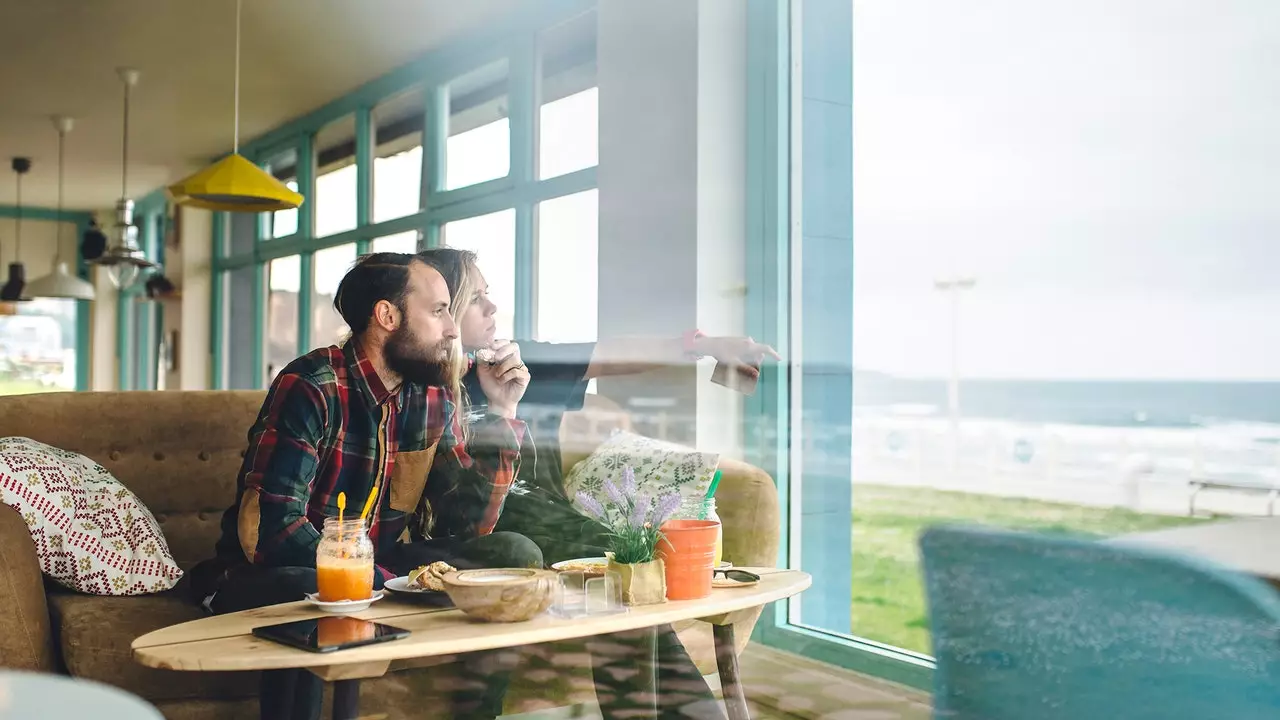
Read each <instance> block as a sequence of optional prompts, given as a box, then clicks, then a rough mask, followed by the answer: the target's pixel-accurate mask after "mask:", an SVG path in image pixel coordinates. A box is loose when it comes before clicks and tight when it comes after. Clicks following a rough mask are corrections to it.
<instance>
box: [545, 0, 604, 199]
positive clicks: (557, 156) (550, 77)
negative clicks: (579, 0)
mask: <svg viewBox="0 0 1280 720" xmlns="http://www.w3.org/2000/svg"><path fill="white" fill-rule="evenodd" d="M539 52H540V53H541V55H542V83H541V92H542V97H541V98H540V103H541V109H540V116H539V132H540V133H541V137H539V139H538V177H539V178H540V179H543V180H545V179H547V178H552V177H556V176H558V175H564V174H566V173H570V172H573V171H575V170H582V169H583V168H589V167H593V166H595V165H597V164H599V158H600V148H599V137H598V136H599V131H598V127H597V125H598V123H597V117H598V114H599V113H598V110H599V96H598V92H597V89H596V13H595V12H594V11H593V12H589V13H586V14H584V15H582V16H580V17H578V18H575V19H574V20H571V21H569V22H566V23H562V24H560V25H557V26H556V27H554V28H551V29H549V30H545V31H543V32H542V33H541V35H540V36H539Z"/></svg>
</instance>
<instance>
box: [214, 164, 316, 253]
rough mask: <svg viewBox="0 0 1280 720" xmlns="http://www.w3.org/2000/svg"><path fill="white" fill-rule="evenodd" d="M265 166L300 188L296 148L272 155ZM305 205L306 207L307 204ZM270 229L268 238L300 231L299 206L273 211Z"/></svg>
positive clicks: (291, 184)
mask: <svg viewBox="0 0 1280 720" xmlns="http://www.w3.org/2000/svg"><path fill="white" fill-rule="evenodd" d="M264 167H265V168H266V169H267V172H269V173H271V174H272V175H273V176H275V178H276V179H277V180H279V181H280V182H283V183H284V184H285V185H287V186H289V189H290V190H293V191H295V192H296V191H297V190H298V152H297V151H296V150H286V151H284V152H282V153H280V154H279V155H276V156H274V157H272V158H271V159H270V160H268V161H267V162H266V163H265V165H264ZM303 207H305V205H304V206H303ZM239 214H241V215H245V216H246V217H256V216H255V215H251V214H249V213H239ZM236 215H237V213H231V216H232V217H233V218H234V217H235V216H236ZM233 222H234V221H233ZM269 230H270V231H269V232H268V233H267V237H268V238H282V237H287V236H289V235H292V234H294V233H296V232H298V208H293V209H290V210H276V211H275V212H273V213H271V219H270V228H269ZM233 242H234V235H233ZM233 247H234V245H233Z"/></svg>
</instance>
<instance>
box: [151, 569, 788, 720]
mask: <svg viewBox="0 0 1280 720" xmlns="http://www.w3.org/2000/svg"><path fill="white" fill-rule="evenodd" d="M743 569H744V570H751V571H752V572H756V573H758V574H760V575H761V578H760V582H759V583H758V584H757V585H754V586H751V587H745V588H732V589H715V590H712V592H711V596H710V597H706V598H703V599H701V600H683V601H675V602H666V603H662V604H660V605H647V606H643V607H633V608H629V610H628V612H626V613H622V614H618V615H605V616H599V617H592V618H577V619H565V618H559V617H556V616H554V615H551V614H543V615H541V616H539V617H536V618H534V619H532V620H528V621H525V622H521V623H487V622H483V621H479V620H475V619H473V618H471V617H469V616H467V615H466V614H464V613H462V612H461V611H459V610H452V609H449V610H440V609H438V608H426V607H423V606H422V605H418V604H412V603H408V602H402V601H398V600H396V599H395V598H394V596H393V597H392V598H388V599H385V600H383V601H381V602H378V603H375V604H374V605H373V607H371V608H369V609H368V610H365V611H364V612H360V613H355V614H354V615H353V616H352V617H358V618H364V619H366V620H380V621H384V622H387V623H388V624H391V625H395V626H397V627H401V628H404V629H405V630H408V631H410V633H411V635H410V636H409V637H407V638H405V639H403V640H395V641H393V642H387V643H380V644H377V645H367V646H365V647H359V648H352V649H350V650H341V651H338V652H334V653H323V654H322V653H311V652H306V651H304V650H297V649H294V648H291V647H287V646H285V645H280V644H278V643H274V642H271V641H269V640H263V639H260V638H257V637H255V636H253V635H252V634H251V632H252V630H253V628H255V627H259V626H262V625H275V624H277V623H284V622H290V621H293V620H306V619H310V618H316V617H323V615H324V614H323V613H321V612H319V611H317V610H316V609H315V608H314V607H313V606H312V605H310V604H309V603H306V602H296V603H286V604H283V605H272V606H268V607H264V608H257V609H254V610H246V611H244V612H238V613H232V614H228V615H217V616H213V617H207V618H202V619H200V620H193V621H191V622H186V623H182V624H180V625H173V626H171V627H167V628H163V629H160V630H157V631H155V632H152V633H147V634H146V635H143V636H142V637H139V638H138V639H136V640H134V641H133V646H132V647H133V656H134V659H135V660H137V661H138V662H139V663H142V664H143V665H146V666H148V667H154V668H162V669H166V670H193V671H231V670H277V669H290V668H305V669H307V670H310V671H311V672H312V673H314V674H316V675H317V676H319V677H321V678H323V679H324V680H327V681H331V682H333V683H334V718H335V720H339V719H340V720H348V718H355V717H356V709H357V705H358V698H359V682H360V680H361V679H362V678H373V677H381V676H382V675H383V674H385V673H386V672H387V668H388V667H389V666H390V664H391V661H392V660H402V659H409V658H424V657H437V656H442V655H458V654H463V653H470V652H478V651H481V650H494V649H499V648H510V647H520V646H523V645H536V644H539V643H547V642H555V641H559V640H570V639H574V638H582V637H591V636H596V635H608V634H612V633H617V632H623V631H627V630H638V629H643V628H652V627H657V626H660V625H667V624H670V623H674V622H678V621H681V620H692V619H701V620H705V621H707V622H710V623H712V624H713V625H714V626H715V627H714V628H713V631H714V632H713V636H714V638H715V647H716V666H717V669H718V670H719V673H720V679H721V685H722V688H723V690H724V697H725V705H726V707H727V708H728V710H729V716H730V718H731V720H736V719H738V718H747V717H749V715H748V712H747V704H746V696H745V695H744V694H743V691H742V685H741V683H740V682H739V679H738V657H737V652H736V651H735V648H734V637H733V625H732V623H733V621H734V619H735V617H734V613H736V612H738V611H747V610H750V609H752V608H755V607H758V606H760V605H764V604H766V603H771V602H774V601H776V600H781V599H783V598H787V597H791V596H792V595H797V594H799V593H801V592H803V591H804V590H805V589H807V588H808V587H809V585H810V584H811V583H812V578H811V577H810V576H809V575H808V574H807V573H803V572H800V571H797V570H777V569H771V568H743Z"/></svg>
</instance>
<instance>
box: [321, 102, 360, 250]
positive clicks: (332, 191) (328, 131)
mask: <svg viewBox="0 0 1280 720" xmlns="http://www.w3.org/2000/svg"><path fill="white" fill-rule="evenodd" d="M315 145H316V201H315V204H314V206H313V207H314V212H315V223H316V227H315V234H316V237H324V236H326V235H333V234H335V233H340V232H346V231H347V230H354V229H355V227H356V121H355V116H353V115H348V116H346V117H344V118H342V119H341V120H338V121H336V122H332V123H329V124H328V125H326V126H325V127H324V128H322V129H321V130H320V132H318V133H316V141H315Z"/></svg>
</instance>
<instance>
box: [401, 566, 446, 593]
mask: <svg viewBox="0 0 1280 720" xmlns="http://www.w3.org/2000/svg"><path fill="white" fill-rule="evenodd" d="M455 570H457V568H455V567H453V566H452V565H450V564H449V563H447V562H442V561H439V560H437V561H436V562H433V563H431V564H430V565H423V566H422V567H420V568H417V569H415V570H414V571H413V572H411V573H409V587H411V588H413V589H415V590H434V591H436V592H444V576H445V575H448V574H449V573H451V572H454V571H455Z"/></svg>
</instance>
